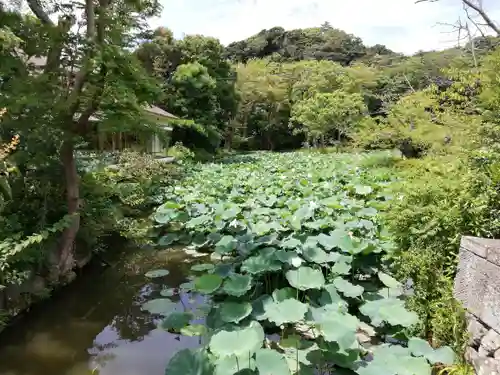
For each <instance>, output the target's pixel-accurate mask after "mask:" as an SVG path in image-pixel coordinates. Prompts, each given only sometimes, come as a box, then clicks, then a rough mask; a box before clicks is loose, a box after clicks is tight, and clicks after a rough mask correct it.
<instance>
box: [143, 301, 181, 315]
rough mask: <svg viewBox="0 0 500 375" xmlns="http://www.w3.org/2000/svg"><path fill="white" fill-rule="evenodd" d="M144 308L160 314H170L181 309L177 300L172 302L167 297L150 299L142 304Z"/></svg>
mask: <svg viewBox="0 0 500 375" xmlns="http://www.w3.org/2000/svg"><path fill="white" fill-rule="evenodd" d="M141 309H142V310H145V311H148V312H150V313H151V314H158V315H164V316H166V315H169V314H171V313H172V312H174V311H176V310H178V309H179V307H178V306H177V304H176V303H175V302H172V301H171V300H169V299H167V298H157V299H153V300H151V301H148V302H146V303H144V304H143V305H142V306H141Z"/></svg>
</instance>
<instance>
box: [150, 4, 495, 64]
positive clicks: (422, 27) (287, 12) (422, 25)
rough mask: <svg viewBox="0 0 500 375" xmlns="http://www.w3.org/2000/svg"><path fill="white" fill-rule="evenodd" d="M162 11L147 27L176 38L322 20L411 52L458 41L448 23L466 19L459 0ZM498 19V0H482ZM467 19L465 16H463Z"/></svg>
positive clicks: (237, 36)
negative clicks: (160, 28)
mask: <svg viewBox="0 0 500 375" xmlns="http://www.w3.org/2000/svg"><path fill="white" fill-rule="evenodd" d="M161 1H162V3H163V7H164V9H163V13H162V15H161V17H159V18H156V19H153V20H152V21H151V26H153V27H156V26H164V27H168V28H169V29H171V30H172V31H173V32H174V34H175V36H176V37H182V36H183V35H184V34H203V35H208V36H213V37H216V38H218V39H219V40H220V41H221V42H222V43H223V44H229V43H231V42H234V41H237V40H242V39H245V38H247V37H249V36H251V35H253V34H256V33H258V32H259V31H260V30H262V29H269V28H271V27H274V26H282V27H284V28H285V29H295V28H304V27H314V26H320V25H321V24H322V23H324V22H325V21H328V22H330V24H331V25H332V26H333V27H335V28H338V29H341V30H344V31H346V32H349V33H352V34H354V35H356V36H359V37H361V38H362V39H363V41H364V43H365V44H366V45H374V44H384V45H386V46H387V47H388V48H390V49H392V50H394V51H396V52H403V53H406V54H411V53H414V52H417V51H418V50H432V49H444V48H448V47H452V46H453V45H456V44H457V36H456V33H454V32H452V31H453V29H452V27H451V26H446V25H439V23H450V24H451V23H454V22H456V21H457V20H458V18H459V17H460V16H461V17H463V18H464V15H463V13H462V8H461V1H460V0H440V1H439V2H436V3H420V4H415V0H309V1H308V0H174V1H172V0H161ZM483 3H484V8H485V9H486V10H488V13H489V14H490V16H491V17H492V18H493V19H495V20H498V21H499V22H500V1H499V0H483ZM464 19H465V18H464Z"/></svg>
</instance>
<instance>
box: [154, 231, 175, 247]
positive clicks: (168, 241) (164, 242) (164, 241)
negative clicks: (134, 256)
mask: <svg viewBox="0 0 500 375" xmlns="http://www.w3.org/2000/svg"><path fill="white" fill-rule="evenodd" d="M178 239H179V235H178V234H177V233H169V234H167V235H165V236H163V237H161V238H160V240H159V241H158V245H160V246H170V245H172V244H173V243H174V242H175V241H177V240H178Z"/></svg>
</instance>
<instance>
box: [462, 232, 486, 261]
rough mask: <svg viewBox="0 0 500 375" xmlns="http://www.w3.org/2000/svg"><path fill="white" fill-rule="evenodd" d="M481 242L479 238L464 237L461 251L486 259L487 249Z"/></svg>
mask: <svg viewBox="0 0 500 375" xmlns="http://www.w3.org/2000/svg"><path fill="white" fill-rule="evenodd" d="M481 240H482V238H479V237H471V236H463V237H462V239H461V240H460V250H462V249H465V250H468V251H470V252H471V253H474V254H476V255H479V256H480V257H481V258H486V254H487V248H486V247H485V246H484V243H483V242H482V241H481Z"/></svg>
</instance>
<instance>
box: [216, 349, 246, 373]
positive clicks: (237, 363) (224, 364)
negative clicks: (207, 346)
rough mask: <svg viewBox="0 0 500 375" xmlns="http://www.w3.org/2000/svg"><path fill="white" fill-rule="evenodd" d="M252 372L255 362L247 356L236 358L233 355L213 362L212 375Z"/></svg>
mask: <svg viewBox="0 0 500 375" xmlns="http://www.w3.org/2000/svg"><path fill="white" fill-rule="evenodd" d="M246 369H249V370H254V369H255V360H254V359H253V358H251V357H249V356H248V354H247V355H243V356H241V357H237V356H235V355H232V356H229V357H222V358H219V359H218V360H217V361H216V362H215V373H214V375H234V374H236V373H239V372H240V371H243V370H246Z"/></svg>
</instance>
